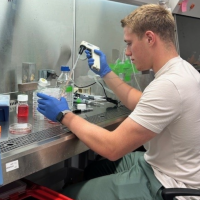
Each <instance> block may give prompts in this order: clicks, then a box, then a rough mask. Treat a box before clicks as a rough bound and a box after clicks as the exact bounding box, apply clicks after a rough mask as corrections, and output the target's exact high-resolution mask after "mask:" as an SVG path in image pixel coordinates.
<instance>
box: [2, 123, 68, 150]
mask: <svg viewBox="0 0 200 200" xmlns="http://www.w3.org/2000/svg"><path fill="white" fill-rule="evenodd" d="M66 132H67V131H66V129H64V130H63V129H61V128H60V126H56V127H53V128H51V129H47V130H43V131H38V132H35V133H30V134H28V135H24V136H21V137H17V138H11V139H9V140H8V141H3V142H0V148H1V153H5V152H8V151H12V150H14V149H16V148H19V147H22V146H27V145H29V144H32V143H34V142H39V141H42V140H45V139H48V138H52V137H55V136H57V135H58V133H59V135H60V134H64V133H66ZM68 132H69V130H68Z"/></svg>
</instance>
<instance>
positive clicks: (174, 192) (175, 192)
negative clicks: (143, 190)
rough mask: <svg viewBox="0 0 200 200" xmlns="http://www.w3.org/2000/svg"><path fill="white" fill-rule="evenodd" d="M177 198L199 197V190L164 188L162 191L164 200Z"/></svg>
mask: <svg viewBox="0 0 200 200" xmlns="http://www.w3.org/2000/svg"><path fill="white" fill-rule="evenodd" d="M178 196H200V190H197V189H189V188H165V189H163V191H162V197H163V199H164V200H174V198H175V197H178ZM199 199H200V198H199Z"/></svg>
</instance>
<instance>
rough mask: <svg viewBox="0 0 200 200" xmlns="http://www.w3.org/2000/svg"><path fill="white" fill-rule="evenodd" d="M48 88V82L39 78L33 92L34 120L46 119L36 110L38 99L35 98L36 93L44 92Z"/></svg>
mask: <svg viewBox="0 0 200 200" xmlns="http://www.w3.org/2000/svg"><path fill="white" fill-rule="evenodd" d="M47 86H48V81H47V80H46V79H44V78H40V79H39V81H38V86H37V90H35V91H34V92H33V118H34V119H36V120H44V119H46V118H45V117H44V115H43V114H41V113H40V112H39V111H38V110H37V107H38V102H37V100H38V99H39V97H38V96H37V93H38V92H41V93H42V92H44V91H45V90H46V88H47Z"/></svg>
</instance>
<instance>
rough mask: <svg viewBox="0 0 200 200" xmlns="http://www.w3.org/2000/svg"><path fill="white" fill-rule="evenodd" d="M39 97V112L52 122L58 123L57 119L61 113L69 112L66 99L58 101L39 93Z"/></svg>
mask: <svg viewBox="0 0 200 200" xmlns="http://www.w3.org/2000/svg"><path fill="white" fill-rule="evenodd" d="M37 96H38V97H39V98H40V99H38V108H37V110H38V111H39V112H40V113H42V114H43V115H44V116H45V117H47V118H48V119H50V120H51V121H54V122H56V117H57V115H58V113H59V112H62V111H63V110H69V107H68V103H67V101H66V99H65V98H64V97H61V98H60V100H58V99H56V98H54V97H51V96H48V95H46V94H43V93H37Z"/></svg>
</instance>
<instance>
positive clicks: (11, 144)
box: [0, 107, 130, 153]
mask: <svg viewBox="0 0 200 200" xmlns="http://www.w3.org/2000/svg"><path fill="white" fill-rule="evenodd" d="M129 113H130V110H128V109H127V108H125V107H119V108H113V109H109V112H104V113H101V114H98V115H93V116H91V117H87V118H86V120H87V121H89V122H91V123H95V124H98V123H101V122H103V121H106V120H109V119H114V118H117V117H120V116H123V115H125V114H127V115H128V114H129ZM67 132H70V131H69V129H67V128H66V127H65V128H61V126H60V125H59V126H55V127H51V128H48V129H46V130H42V131H37V132H33V133H30V134H28V135H24V136H21V137H17V138H11V139H9V140H7V141H3V142H0V149H1V153H6V152H9V151H12V150H14V149H17V148H20V147H23V146H27V145H30V144H32V143H34V142H39V141H42V140H46V139H49V138H53V137H56V136H58V133H59V135H62V134H65V133H67Z"/></svg>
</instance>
